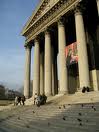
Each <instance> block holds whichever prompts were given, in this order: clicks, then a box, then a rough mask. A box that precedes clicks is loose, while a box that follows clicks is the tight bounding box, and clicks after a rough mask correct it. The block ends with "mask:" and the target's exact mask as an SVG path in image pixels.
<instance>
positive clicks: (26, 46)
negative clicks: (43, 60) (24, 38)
mask: <svg viewBox="0 0 99 132" xmlns="http://www.w3.org/2000/svg"><path fill="white" fill-rule="evenodd" d="M24 47H25V49H30V50H31V48H32V45H30V44H29V45H25V46H24Z"/></svg>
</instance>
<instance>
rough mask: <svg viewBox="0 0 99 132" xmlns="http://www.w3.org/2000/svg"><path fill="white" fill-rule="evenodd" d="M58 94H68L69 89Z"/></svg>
mask: <svg viewBox="0 0 99 132" xmlns="http://www.w3.org/2000/svg"><path fill="white" fill-rule="evenodd" d="M58 94H63V95H67V94H68V91H59V93H58Z"/></svg>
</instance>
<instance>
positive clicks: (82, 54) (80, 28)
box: [75, 10, 90, 88]
mask: <svg viewBox="0 0 99 132" xmlns="http://www.w3.org/2000/svg"><path fill="white" fill-rule="evenodd" d="M75 24H76V38H77V49H78V66H79V81H80V88H82V87H84V86H88V87H90V79H89V66H88V55H87V44H86V38H85V30H84V22H83V17H82V13H81V12H80V10H77V11H75Z"/></svg>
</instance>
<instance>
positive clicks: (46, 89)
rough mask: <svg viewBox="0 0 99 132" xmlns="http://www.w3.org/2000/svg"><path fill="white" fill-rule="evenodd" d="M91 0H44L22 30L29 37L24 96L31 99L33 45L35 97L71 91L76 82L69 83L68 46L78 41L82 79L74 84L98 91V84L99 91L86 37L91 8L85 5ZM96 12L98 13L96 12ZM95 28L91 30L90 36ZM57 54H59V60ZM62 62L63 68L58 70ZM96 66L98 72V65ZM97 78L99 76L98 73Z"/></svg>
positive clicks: (95, 3)
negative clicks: (88, 15)
mask: <svg viewBox="0 0 99 132" xmlns="http://www.w3.org/2000/svg"><path fill="white" fill-rule="evenodd" d="M88 2H89V3H85V2H80V0H55V1H53V0H41V2H40V4H39V5H38V8H37V10H35V12H34V14H33V15H32V17H31V18H30V20H29V21H28V22H27V24H26V26H25V27H24V28H23V31H22V35H23V36H25V37H26V41H25V47H26V67H25V81H24V95H25V97H26V98H29V89H30V71H31V69H30V68H31V67H30V65H31V47H32V45H33V46H34V69H33V96H34V94H35V93H37V94H46V95H47V96H51V95H55V94H69V91H70V89H69V85H70V83H72V79H71V82H70V83H69V81H68V80H69V76H68V75H69V74H68V67H67V65H66V55H65V48H66V46H68V45H69V44H70V43H73V42H77V50H78V63H77V65H78V75H77V76H76V78H79V79H78V80H79V85H78V86H77V85H75V86H74V87H75V92H77V91H81V90H82V88H83V87H84V86H86V87H89V88H92V87H93V88H92V89H93V90H95V89H96V87H95V86H94V84H97V90H98V81H96V82H94V81H93V82H91V79H90V78H93V76H92V75H90V72H92V71H93V69H90V66H89V65H90V62H89V53H88V49H87V48H88V44H87V37H86V31H87V29H88V28H87V27H86V26H87V24H86V20H85V13H86V14H87V11H86V10H87V9H86V7H84V6H85V5H87V4H90V0H89V1H88ZM93 3H94V5H95V6H94V8H95V7H97V9H98V10H99V8H98V5H99V0H97V1H96V2H93ZM96 5H97V6H96ZM90 8H91V6H90ZM89 10H90V9H89ZM94 12H95V14H97V12H96V11H94ZM98 12H99V11H98ZM69 18H70V19H69ZM89 19H90V17H89V18H88V20H89ZM95 21H97V18H95ZM68 25H69V26H68ZM97 25H98V24H97ZM71 27H72V28H71ZM96 30H97V28H96ZM96 30H95V31H96ZM91 31H92V30H91ZM91 31H88V32H89V33H88V34H89V35H88V39H89V38H90V37H89V36H90V34H91V33H90V32H91ZM96 33H97V32H96ZM71 34H72V36H71ZM96 40H97V38H96ZM88 42H90V40H88ZM97 43H98V41H97ZM42 47H43V48H42ZM57 56H59V58H58V63H57ZM90 58H91V57H90ZM58 64H59V69H57V67H58V66H57V65H58ZM94 69H95V70H96V71H97V69H96V67H94ZM58 72H59V74H58ZM58 75H59V77H58ZM96 77H97V78H98V74H97V76H96ZM58 78H59V85H58ZM76 80H77V79H76ZM91 83H92V84H91Z"/></svg>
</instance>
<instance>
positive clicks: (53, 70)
mask: <svg viewBox="0 0 99 132" xmlns="http://www.w3.org/2000/svg"><path fill="white" fill-rule="evenodd" d="M52 95H55V63H54V49H53V46H52Z"/></svg>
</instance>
